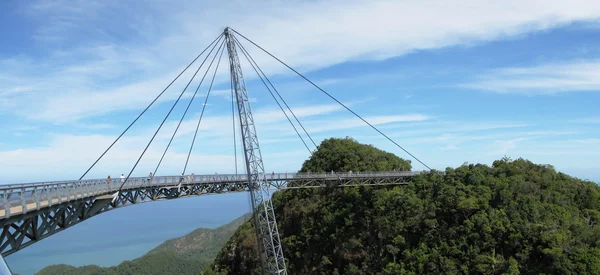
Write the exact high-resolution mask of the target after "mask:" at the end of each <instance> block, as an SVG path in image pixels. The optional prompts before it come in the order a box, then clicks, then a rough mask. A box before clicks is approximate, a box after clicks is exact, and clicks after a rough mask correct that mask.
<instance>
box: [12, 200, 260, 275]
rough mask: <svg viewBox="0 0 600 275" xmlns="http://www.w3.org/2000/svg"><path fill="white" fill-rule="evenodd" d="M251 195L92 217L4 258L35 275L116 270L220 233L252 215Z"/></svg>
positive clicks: (151, 205) (154, 205) (145, 206)
mask: <svg viewBox="0 0 600 275" xmlns="http://www.w3.org/2000/svg"><path fill="white" fill-rule="evenodd" d="M249 197H250V196H249V193H247V192H242V193H232V194H218V195H205V196H199V197H190V198H181V199H175V200H165V201H156V202H147V203H141V204H137V205H132V206H127V207H122V208H118V209H115V210H112V211H108V212H106V213H103V214H100V215H98V216H95V217H92V218H90V219H88V220H86V221H83V222H81V223H79V224H77V225H75V226H73V227H70V228H67V229H65V230H63V231H62V232H59V233H57V234H54V235H52V236H49V237H47V238H45V239H43V240H41V241H39V242H37V243H35V244H32V245H30V246H28V247H26V248H24V249H23V250H20V251H18V252H16V253H14V254H12V255H10V256H7V257H6V258H5V260H6V262H7V263H8V265H9V267H10V268H11V269H12V271H13V272H15V273H18V274H21V275H33V274H35V273H36V272H38V271H40V270H41V269H42V268H44V267H46V266H49V265H55V264H68V265H73V266H82V265H91V264H94V265H99V266H105V267H106V266H113V265H118V264H119V263H121V262H122V261H125V260H132V259H135V258H137V257H140V256H142V255H144V254H145V253H146V252H148V251H150V250H151V249H152V248H154V247H156V246H157V245H159V244H161V243H162V242H164V241H166V240H168V239H172V238H176V237H180V236H183V235H185V234H187V233H189V232H191V231H193V230H194V229H196V228H199V227H203V228H211V229H212V228H217V227H219V226H221V225H224V224H227V223H228V222H230V221H233V220H234V219H236V218H238V217H240V216H242V215H243V214H245V213H248V212H250V209H251V207H250V199H249Z"/></svg>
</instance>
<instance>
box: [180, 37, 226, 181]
mask: <svg viewBox="0 0 600 275" xmlns="http://www.w3.org/2000/svg"><path fill="white" fill-rule="evenodd" d="M220 47H221V49H220V51H221V54H220V55H219V61H218V62H217V66H215V72H214V74H213V76H212V80H211V81H210V86H209V87H208V92H207V93H206V98H205V99H204V104H203V105H202V112H201V113H200V118H199V119H198V125H196V131H195V132H194V138H193V139H192V144H191V145H190V151H189V152H188V155H187V159H186V160H185V165H184V166H183V172H182V173H181V175H185V171H186V169H187V166H188V162H189V160H190V155H191V154H192V149H193V148H194V143H195V142H196V136H197V135H198V129H199V128H200V123H201V122H202V116H203V115H204V110H205V109H206V105H207V104H206V103H207V102H208V97H209V96H210V91H211V90H212V87H213V83H214V82H215V77H216V76H217V71H218V70H219V64H221V58H222V57H223V52H225V40H223V43H222V44H221V46H220ZM218 53H219V51H217V54H218ZM217 54H215V57H216V56H217ZM213 61H214V58H213ZM211 64H212V62H211Z"/></svg>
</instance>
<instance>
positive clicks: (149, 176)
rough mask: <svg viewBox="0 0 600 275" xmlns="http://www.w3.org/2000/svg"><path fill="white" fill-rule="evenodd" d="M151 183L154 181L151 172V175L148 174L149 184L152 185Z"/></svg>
mask: <svg viewBox="0 0 600 275" xmlns="http://www.w3.org/2000/svg"><path fill="white" fill-rule="evenodd" d="M151 181H152V172H150V174H148V184H150V182H151Z"/></svg>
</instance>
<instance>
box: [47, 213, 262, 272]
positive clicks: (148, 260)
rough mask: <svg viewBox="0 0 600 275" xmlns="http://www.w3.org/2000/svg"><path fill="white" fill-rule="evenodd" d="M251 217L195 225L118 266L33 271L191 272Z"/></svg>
mask: <svg viewBox="0 0 600 275" xmlns="http://www.w3.org/2000/svg"><path fill="white" fill-rule="evenodd" d="M251 217H252V214H251V213H247V214H245V215H243V216H241V217H239V218H237V219H235V220H233V221H232V222H230V223H228V224H225V225H223V226H220V227H218V228H215V229H206V228H198V229H196V230H194V231H192V232H190V233H188V234H187V235H185V236H183V237H179V238H174V239H170V240H167V241H165V242H163V243H162V244H160V245H159V246H157V247H155V248H154V249H152V250H150V251H149V252H148V253H146V254H145V255H144V256H142V257H139V258H137V259H134V260H132V261H124V262H122V263H121V264H119V265H117V266H112V267H100V266H97V265H86V266H81V267H74V266H70V265H64V264H60V265H51V266H48V267H45V268H44V269H42V270H40V271H39V272H38V273H36V275H125V274H194V275H197V274H198V273H199V272H200V271H202V270H203V269H204V268H206V267H208V266H209V265H210V264H211V263H212V262H213V260H214V258H215V256H216V255H217V253H218V252H219V250H220V249H221V248H222V247H223V246H224V245H225V243H226V242H227V241H228V240H229V238H230V237H231V235H233V232H235V230H236V229H237V228H238V227H239V226H240V225H241V224H243V223H244V222H245V221H247V220H249V219H250V218H251Z"/></svg>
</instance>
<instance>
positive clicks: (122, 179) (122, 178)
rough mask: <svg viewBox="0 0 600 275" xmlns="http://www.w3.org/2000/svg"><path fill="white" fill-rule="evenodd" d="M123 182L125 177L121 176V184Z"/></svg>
mask: <svg viewBox="0 0 600 275" xmlns="http://www.w3.org/2000/svg"><path fill="white" fill-rule="evenodd" d="M123 182H125V175H123V174H121V183H123Z"/></svg>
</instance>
